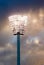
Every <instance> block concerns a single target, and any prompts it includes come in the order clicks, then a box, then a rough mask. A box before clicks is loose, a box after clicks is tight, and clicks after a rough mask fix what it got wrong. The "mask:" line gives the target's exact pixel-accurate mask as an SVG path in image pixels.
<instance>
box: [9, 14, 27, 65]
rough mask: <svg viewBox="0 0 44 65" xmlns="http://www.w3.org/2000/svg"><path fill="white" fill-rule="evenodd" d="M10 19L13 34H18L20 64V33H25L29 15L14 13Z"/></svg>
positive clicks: (18, 60)
mask: <svg viewBox="0 0 44 65" xmlns="http://www.w3.org/2000/svg"><path fill="white" fill-rule="evenodd" d="M8 19H9V24H10V27H11V29H12V30H13V35H17V65H20V35H23V34H24V33H23V32H24V27H25V26H26V25H27V16H24V15H12V16H9V17H8Z"/></svg>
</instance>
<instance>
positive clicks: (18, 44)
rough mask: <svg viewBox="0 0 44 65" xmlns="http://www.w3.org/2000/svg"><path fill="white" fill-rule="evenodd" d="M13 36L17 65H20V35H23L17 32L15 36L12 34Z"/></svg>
mask: <svg viewBox="0 0 44 65" xmlns="http://www.w3.org/2000/svg"><path fill="white" fill-rule="evenodd" d="M14 35H17V65H20V35H23V34H20V32H17V34H14Z"/></svg>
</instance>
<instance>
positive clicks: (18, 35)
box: [17, 32, 20, 65]
mask: <svg viewBox="0 0 44 65" xmlns="http://www.w3.org/2000/svg"><path fill="white" fill-rule="evenodd" d="M17 65H20V32H17Z"/></svg>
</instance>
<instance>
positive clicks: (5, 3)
mask: <svg viewBox="0 0 44 65" xmlns="http://www.w3.org/2000/svg"><path fill="white" fill-rule="evenodd" d="M13 14H19V15H26V16H27V17H28V21H27V24H28V25H27V27H26V29H25V31H24V33H25V34H24V35H23V36H21V65H24V64H25V65H29V64H30V65H32V64H33V65H34V64H35V65H41V64H42V65H43V64H44V0H0V53H2V52H3V53H4V51H6V52H7V53H8V54H6V56H4V55H3V57H2V56H1V59H3V61H2V62H1V59H0V63H2V64H4V65H6V64H7V63H8V65H12V63H13V65H16V50H17V49H16V48H17V36H13V33H12V31H11V29H10V26H9V21H8V16H10V15H13ZM9 52H10V53H9ZM3 53H2V54H3ZM0 55H1V54H0ZM41 59H42V60H41ZM12 60H13V61H12ZM14 60H15V62H14Z"/></svg>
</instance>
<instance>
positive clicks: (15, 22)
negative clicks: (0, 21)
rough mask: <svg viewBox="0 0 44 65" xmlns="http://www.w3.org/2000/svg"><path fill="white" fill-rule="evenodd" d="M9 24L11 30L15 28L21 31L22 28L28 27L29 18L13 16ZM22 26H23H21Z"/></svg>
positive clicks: (10, 17)
mask: <svg viewBox="0 0 44 65" xmlns="http://www.w3.org/2000/svg"><path fill="white" fill-rule="evenodd" d="M8 18H9V24H10V27H11V28H15V29H16V30H17V31H19V29H21V28H20V27H22V28H24V26H26V25H27V21H28V17H27V16H24V15H12V16H9V17H8ZM21 25H22V26H21Z"/></svg>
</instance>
